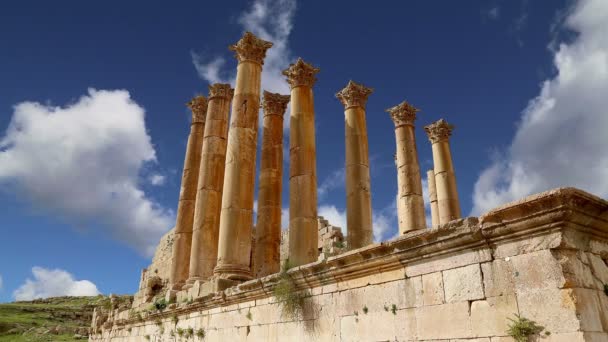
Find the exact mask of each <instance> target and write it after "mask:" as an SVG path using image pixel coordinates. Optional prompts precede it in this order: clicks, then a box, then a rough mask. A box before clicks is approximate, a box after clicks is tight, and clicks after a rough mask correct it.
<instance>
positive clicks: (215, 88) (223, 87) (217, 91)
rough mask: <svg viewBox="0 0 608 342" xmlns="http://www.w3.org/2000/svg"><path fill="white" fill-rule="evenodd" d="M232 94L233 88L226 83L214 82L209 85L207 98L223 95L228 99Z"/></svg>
mask: <svg viewBox="0 0 608 342" xmlns="http://www.w3.org/2000/svg"><path fill="white" fill-rule="evenodd" d="M232 96H234V89H232V88H230V84H227V83H214V84H212V85H210V86H209V100H211V99H212V98H214V97H223V98H225V99H227V100H228V101H230V100H231V99H232Z"/></svg>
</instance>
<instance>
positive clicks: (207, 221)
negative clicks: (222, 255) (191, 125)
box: [188, 83, 234, 284]
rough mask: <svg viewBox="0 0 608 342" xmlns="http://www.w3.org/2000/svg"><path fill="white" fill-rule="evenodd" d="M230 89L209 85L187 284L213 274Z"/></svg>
mask: <svg viewBox="0 0 608 342" xmlns="http://www.w3.org/2000/svg"><path fill="white" fill-rule="evenodd" d="M233 92H234V90H233V89H232V88H230V85H229V84H219V83H216V84H213V85H211V86H209V109H208V112H207V123H206V127H205V135H204V140H205V143H204V145H203V149H202V159H201V167H200V171H199V178H198V186H197V188H198V192H197V196H196V198H197V200H196V209H195V213H194V232H193V237H192V253H191V254H190V269H189V279H188V283H189V284H192V283H194V281H196V280H203V279H207V278H209V277H210V276H211V275H213V268H214V267H215V264H216V262H217V245H218V235H219V224H220V220H219V218H220V206H221V203H222V190H223V189H222V187H223V185H224V166H225V163H226V139H227V135H228V116H229V113H230V100H231V99H232V96H233Z"/></svg>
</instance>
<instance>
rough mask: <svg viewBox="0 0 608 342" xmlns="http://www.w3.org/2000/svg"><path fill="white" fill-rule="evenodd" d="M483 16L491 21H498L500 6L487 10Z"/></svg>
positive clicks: (483, 12)
mask: <svg viewBox="0 0 608 342" xmlns="http://www.w3.org/2000/svg"><path fill="white" fill-rule="evenodd" d="M482 15H483V17H484V18H487V19H490V20H498V18H499V17H500V7H499V6H498V5H494V6H492V7H490V8H488V9H487V10H483V11H482Z"/></svg>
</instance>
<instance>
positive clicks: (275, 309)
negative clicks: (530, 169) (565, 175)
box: [90, 188, 608, 342]
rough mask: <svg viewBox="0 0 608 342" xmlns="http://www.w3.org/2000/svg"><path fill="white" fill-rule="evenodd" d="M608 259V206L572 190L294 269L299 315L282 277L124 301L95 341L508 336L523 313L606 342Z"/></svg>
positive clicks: (565, 332)
mask: <svg viewBox="0 0 608 342" xmlns="http://www.w3.org/2000/svg"><path fill="white" fill-rule="evenodd" d="M607 260H608V202H606V201H604V200H601V199H599V198H597V197H595V196H592V195H590V194H587V193H585V192H583V191H580V190H576V189H572V188H562V189H556V190H552V191H549V192H545V193H541V194H538V195H534V196H530V197H527V198H525V199H523V200H521V201H518V202H514V203H510V204H508V205H505V206H502V207H499V208H497V209H495V210H493V211H490V212H488V213H486V214H484V215H482V216H481V217H479V218H466V219H461V220H456V221H452V222H450V223H448V224H442V225H439V226H438V227H437V228H433V229H426V230H416V231H412V232H409V233H406V234H404V235H402V236H400V237H398V238H396V239H393V240H390V241H386V242H383V243H376V244H371V245H369V246H366V247H363V248H359V249H354V250H349V251H346V252H343V253H340V254H338V255H334V256H329V255H328V256H326V257H323V256H321V258H320V259H319V260H318V261H315V262H312V263H309V264H305V265H301V266H299V267H295V268H293V269H291V270H289V271H288V273H287V274H288V275H289V278H290V279H291V280H292V281H293V284H294V286H295V287H296V288H295V291H306V293H307V294H308V295H307V297H305V299H304V302H303V303H304V305H303V312H302V316H300V317H299V318H297V319H293V318H291V317H287V316H285V315H284V314H283V313H282V303H280V302H277V300H276V298H275V297H274V296H273V292H272V291H273V288H274V287H275V286H277V283H278V282H279V281H280V280H279V278H280V275H279V274H272V275H269V276H266V277H263V278H259V279H254V280H251V281H247V282H243V283H240V284H239V285H237V286H234V287H230V288H227V289H225V290H222V291H218V292H212V293H206V294H203V295H201V296H199V297H194V298H192V300H186V301H178V302H176V303H172V304H169V305H168V306H167V308H165V309H163V310H155V309H149V308H148V309H144V310H139V311H138V313H136V314H134V313H133V311H132V310H133V309H123V310H122V311H121V310H119V309H117V310H115V311H116V312H114V313H113V314H112V317H111V318H106V320H105V321H101V320H98V321H97V322H96V324H97V325H94V326H93V327H92V329H93V330H92V331H93V332H94V334H93V335H91V337H90V340H91V341H143V340H147V339H149V340H151V341H161V340H162V341H173V340H174V339H175V340H180V334H181V340H187V339H186V338H185V337H184V336H185V335H184V334H188V332H189V331H192V332H193V333H194V334H196V333H197V332H200V333H203V332H204V335H205V337H204V339H199V340H204V341H291V340H294V341H427V342H430V341H443V342H445V341H450V342H452V341H458V342H461V341H467V342H470V341H475V342H506V341H514V340H513V338H512V337H510V336H509V335H508V333H507V329H508V326H509V324H512V322H511V321H510V319H515V315H520V316H521V317H525V318H527V319H530V320H533V321H535V322H536V323H537V324H538V325H539V326H542V327H543V330H542V331H541V332H540V335H537V336H532V337H531V339H530V341H548V342H555V341H575V342H576V341H607V340H608V296H607V295H606V293H605V290H604V288H605V287H604V286H605V284H606V280H608V266H607ZM190 329H191V330H190ZM197 339H198V337H196V335H194V336H192V337H191V340H197Z"/></svg>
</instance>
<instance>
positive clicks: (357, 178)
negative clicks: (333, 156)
mask: <svg viewBox="0 0 608 342" xmlns="http://www.w3.org/2000/svg"><path fill="white" fill-rule="evenodd" d="M371 93H372V89H370V88H367V87H365V86H363V85H361V84H357V83H355V82H353V81H350V82H348V85H347V86H346V87H345V88H344V89H342V90H341V91H340V92H339V93H337V94H336V97H337V98H338V99H339V100H340V101H341V102H342V104H343V105H344V106H345V111H344V126H345V147H346V158H345V159H346V167H345V172H346V225H347V232H348V234H347V244H348V248H349V249H355V248H360V247H363V246H367V245H369V244H371V243H372V242H373V228H372V199H371V180H370V172H369V151H368V150H369V148H368V140H367V125H366V122H365V103H366V102H367V97H368V96H369V94H371Z"/></svg>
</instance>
